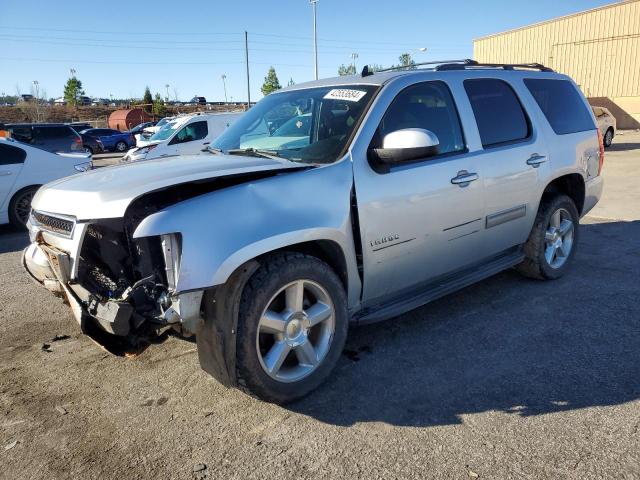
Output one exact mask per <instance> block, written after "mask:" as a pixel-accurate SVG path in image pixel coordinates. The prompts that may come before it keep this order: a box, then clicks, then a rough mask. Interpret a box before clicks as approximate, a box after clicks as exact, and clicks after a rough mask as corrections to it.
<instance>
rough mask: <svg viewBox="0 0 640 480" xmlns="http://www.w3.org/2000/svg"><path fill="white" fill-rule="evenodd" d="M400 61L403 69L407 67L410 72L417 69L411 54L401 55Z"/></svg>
mask: <svg viewBox="0 0 640 480" xmlns="http://www.w3.org/2000/svg"><path fill="white" fill-rule="evenodd" d="M398 60H400V66H401V67H406V68H408V69H409V70H413V69H415V68H416V67H415V65H416V62H415V60H414V59H413V58H411V54H410V53H403V54H402V55H400V56H399V57H398Z"/></svg>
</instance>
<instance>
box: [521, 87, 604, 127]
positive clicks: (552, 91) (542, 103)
mask: <svg viewBox="0 0 640 480" xmlns="http://www.w3.org/2000/svg"><path fill="white" fill-rule="evenodd" d="M524 84H525V85H526V86H527V88H528V89H529V91H530V92H531V95H533V98H534V99H535V100H536V103H537V104H538V106H539V107H540V109H541V110H542V113H544V116H545V117H546V118H547V120H548V121H549V124H550V125H551V128H552V129H553V131H554V132H555V133H556V134H558V135H566V134H569V133H576V132H584V131H587V130H595V128H596V126H595V124H594V123H593V118H592V117H591V115H590V114H589V110H588V108H587V106H586V105H585V103H584V101H583V100H582V96H581V95H580V93H579V92H578V90H577V88H576V87H575V86H574V85H573V84H572V83H571V82H569V81H568V80H551V79H538V78H527V79H525V80H524Z"/></svg>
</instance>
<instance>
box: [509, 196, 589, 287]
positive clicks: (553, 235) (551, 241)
mask: <svg viewBox="0 0 640 480" xmlns="http://www.w3.org/2000/svg"><path fill="white" fill-rule="evenodd" d="M578 226H579V215H578V209H577V208H576V206H575V203H573V200H571V198H569V197H568V196H566V195H557V196H554V197H548V198H543V200H542V202H541V203H540V208H539V209H538V214H537V216H536V221H535V224H534V226H533V229H532V230H531V234H530V235H529V239H528V240H527V243H525V245H524V253H525V260H524V261H523V262H522V263H521V264H520V265H518V266H517V267H516V268H517V270H518V271H519V272H520V273H522V274H523V275H525V276H527V277H531V278H537V279H540V280H553V279H556V278H560V277H561V276H562V275H564V274H565V272H566V271H567V269H568V267H569V264H570V263H571V260H572V259H573V257H574V255H575V251H576V246H577V242H578Z"/></svg>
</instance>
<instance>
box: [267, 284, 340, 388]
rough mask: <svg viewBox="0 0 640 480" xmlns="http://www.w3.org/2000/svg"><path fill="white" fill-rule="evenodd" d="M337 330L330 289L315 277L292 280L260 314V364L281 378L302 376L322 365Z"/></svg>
mask: <svg viewBox="0 0 640 480" xmlns="http://www.w3.org/2000/svg"><path fill="white" fill-rule="evenodd" d="M334 332H335V308H334V306H333V302H332V301H331V297H330V296H329V294H328V293H327V291H326V290H325V289H324V288H323V287H322V286H321V285H320V284H318V283H316V282H314V281H312V280H296V281H295V282H291V283H289V284H287V285H285V286H284V287H282V288H281V289H280V290H278V292H277V293H276V294H275V295H274V296H273V297H272V298H271V300H269V302H268V303H267V306H266V308H265V309H264V310H263V312H262V315H261V316H260V320H259V322H258V330H257V335H256V351H257V353H258V359H259V360H260V365H261V366H262V369H263V370H264V371H265V373H266V374H267V375H269V376H270V377H271V378H273V379H274V380H277V381H279V382H284V383H290V382H297V381H299V380H302V379H303V378H305V377H307V376H308V375H310V374H311V373H312V372H314V371H315V370H316V369H317V368H318V367H319V366H320V364H321V363H322V361H323V360H324V358H325V357H326V355H327V353H328V352H329V349H330V348H331V343H332V341H333V335H334Z"/></svg>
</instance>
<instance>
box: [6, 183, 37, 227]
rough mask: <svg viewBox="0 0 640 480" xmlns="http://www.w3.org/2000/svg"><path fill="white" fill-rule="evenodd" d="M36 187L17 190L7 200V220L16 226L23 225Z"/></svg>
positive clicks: (27, 217)
mask: <svg viewBox="0 0 640 480" xmlns="http://www.w3.org/2000/svg"><path fill="white" fill-rule="evenodd" d="M37 191H38V187H28V188H24V189H22V190H20V191H18V192H17V193H16V194H15V195H14V196H13V198H12V199H11V201H10V202H9V221H10V222H11V223H12V224H13V225H15V226H18V227H25V226H26V225H27V220H29V214H30V213H31V200H33V196H34V195H35V194H36V192H37Z"/></svg>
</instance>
